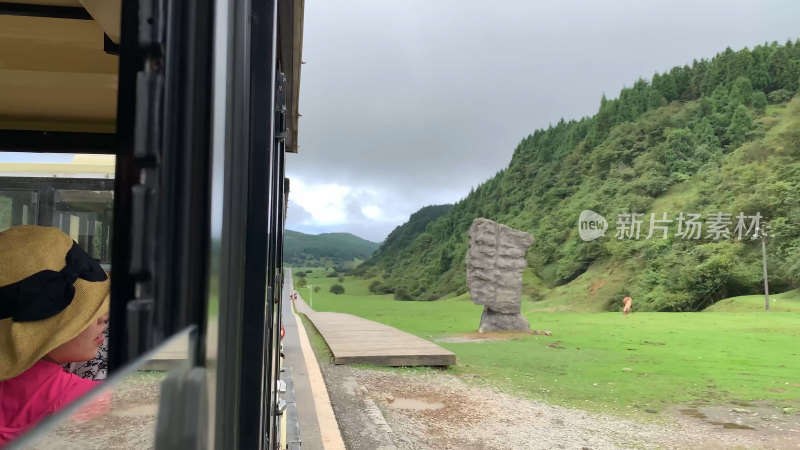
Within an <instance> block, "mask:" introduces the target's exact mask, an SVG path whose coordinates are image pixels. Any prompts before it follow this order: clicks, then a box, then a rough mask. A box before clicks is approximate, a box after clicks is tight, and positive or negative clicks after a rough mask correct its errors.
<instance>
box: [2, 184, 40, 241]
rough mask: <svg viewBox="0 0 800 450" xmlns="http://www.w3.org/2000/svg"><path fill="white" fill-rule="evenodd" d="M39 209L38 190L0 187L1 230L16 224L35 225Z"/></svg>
mask: <svg viewBox="0 0 800 450" xmlns="http://www.w3.org/2000/svg"><path fill="white" fill-rule="evenodd" d="M38 211H39V194H38V192H36V191H32V190H23V189H0V231H4V230H7V229H9V228H11V227H13V226H16V225H35V224H36V222H37V214H38Z"/></svg>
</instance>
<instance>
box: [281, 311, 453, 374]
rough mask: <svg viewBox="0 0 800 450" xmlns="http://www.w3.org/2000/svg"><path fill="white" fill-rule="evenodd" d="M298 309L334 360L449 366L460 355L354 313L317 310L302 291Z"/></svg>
mask: <svg viewBox="0 0 800 450" xmlns="http://www.w3.org/2000/svg"><path fill="white" fill-rule="evenodd" d="M294 307H295V310H296V311H297V312H298V313H302V314H305V315H306V317H308V319H309V320H310V321H311V323H313V324H314V326H315V327H316V328H317V330H318V331H319V332H320V334H321V335H322V338H323V339H325V342H326V343H327V344H328V347H329V348H330V349H331V353H333V362H334V364H373V365H376V366H393V367H397V366H449V365H454V364H455V363H456V355H455V354H454V353H453V352H451V351H449V350H445V349H443V348H442V347H439V346H438V345H436V344H434V343H433V342H430V341H426V340H425V339H422V338H420V337H417V336H414V335H413V334H410V333H406V332H405V331H400V330H398V329H397V328H393V327H390V326H388V325H384V324H382V323H378V322H373V321H372V320H367V319H362V318H361V317H357V316H354V315H352V314H344V313H334V312H317V311H314V310H313V309H311V308H309V306H308V305H307V304H306V302H305V301H304V300H303V298H302V297H300V296H299V295H298V297H297V300H295V301H294Z"/></svg>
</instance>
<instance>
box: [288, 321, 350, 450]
mask: <svg viewBox="0 0 800 450" xmlns="http://www.w3.org/2000/svg"><path fill="white" fill-rule="evenodd" d="M294 320H295V321H296V322H297V331H298V334H299V335H300V349H301V350H302V351H303V359H304V360H305V363H306V371H307V372H308V382H309V383H310V384H311V394H312V395H313V397H314V409H316V411H317V421H318V422H319V432H320V435H321V436H322V445H323V446H324V447H325V450H346V447H345V446H344V441H343V440H342V435H341V433H340V432H339V424H338V423H336V416H334V414H333V408H332V407H331V399H330V397H328V389H327V388H326V387H325V380H323V378H322V372H321V371H320V369H319V364H317V358H316V357H315V356H314V350H313V349H312V348H311V342H309V340H308V335H307V334H306V329H305V327H304V326H303V321H302V320H300V316H298V315H297V314H295V315H294Z"/></svg>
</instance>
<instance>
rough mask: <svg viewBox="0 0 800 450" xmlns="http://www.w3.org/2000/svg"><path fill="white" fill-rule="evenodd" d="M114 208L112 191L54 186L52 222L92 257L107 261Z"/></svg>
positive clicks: (108, 260)
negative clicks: (58, 187) (57, 187)
mask: <svg viewBox="0 0 800 450" xmlns="http://www.w3.org/2000/svg"><path fill="white" fill-rule="evenodd" d="M113 210H114V192H113V191H94V190H78V189H56V190H55V195H54V204H53V224H52V225H53V226H54V227H58V228H60V229H61V231H63V232H65V233H67V234H68V235H70V236H71V237H72V239H73V240H75V242H77V243H78V244H79V245H80V246H81V247H83V248H84V249H86V252H87V253H89V254H90V255H91V256H92V257H94V258H96V259H99V260H100V261H101V262H103V263H109V262H110V261H111V256H110V251H109V249H110V244H111V223H112V217H113Z"/></svg>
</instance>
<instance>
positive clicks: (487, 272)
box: [467, 219, 533, 333]
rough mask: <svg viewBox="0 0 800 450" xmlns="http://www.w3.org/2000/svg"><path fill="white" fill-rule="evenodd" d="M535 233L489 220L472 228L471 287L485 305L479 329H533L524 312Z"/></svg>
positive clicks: (477, 300)
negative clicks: (528, 253)
mask: <svg viewBox="0 0 800 450" xmlns="http://www.w3.org/2000/svg"><path fill="white" fill-rule="evenodd" d="M531 244H533V236H531V235H530V233H526V232H524V231H519V230H515V229H513V228H511V227H508V226H506V225H502V224H499V223H497V222H494V221H492V220H489V219H475V220H474V221H472V226H470V228H469V249H468V250H467V287H468V288H469V294H470V297H471V298H472V302H473V303H475V304H476V305H483V314H482V315H481V324H480V327H479V328H478V331H480V332H481V333H483V332H486V331H499V330H515V331H527V330H530V328H531V327H530V324H529V323H528V320H527V319H526V318H525V317H524V316H523V315H522V314H520V307H521V306H522V303H521V297H522V271H523V269H525V267H526V266H527V261H526V260H525V252H526V251H527V250H528V247H530V246H531Z"/></svg>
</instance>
